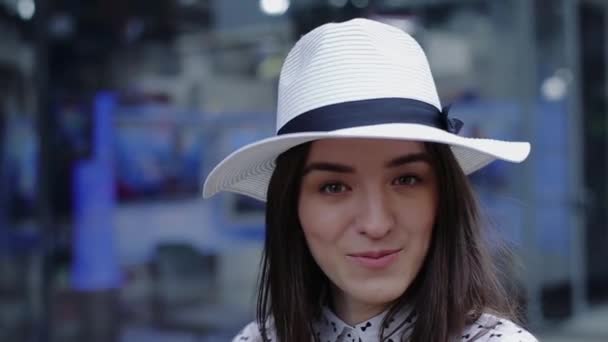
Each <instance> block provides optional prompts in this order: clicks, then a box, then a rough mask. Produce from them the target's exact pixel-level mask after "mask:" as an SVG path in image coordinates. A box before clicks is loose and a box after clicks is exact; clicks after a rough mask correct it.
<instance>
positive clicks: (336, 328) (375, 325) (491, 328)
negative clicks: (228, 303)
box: [232, 308, 538, 342]
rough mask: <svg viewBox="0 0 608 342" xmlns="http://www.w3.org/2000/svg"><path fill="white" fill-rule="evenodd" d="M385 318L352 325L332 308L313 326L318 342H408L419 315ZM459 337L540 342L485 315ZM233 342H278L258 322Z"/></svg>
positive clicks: (491, 341)
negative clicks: (264, 333)
mask: <svg viewBox="0 0 608 342" xmlns="http://www.w3.org/2000/svg"><path fill="white" fill-rule="evenodd" d="M385 316H386V313H382V314H380V315H378V316H376V317H373V318H371V319H370V320H367V321H365V322H362V323H360V324H357V325H355V326H350V325H348V324H346V323H344V322H343V321H342V320H340V319H339V318H338V317H336V315H334V313H333V312H331V311H330V310H329V309H328V308H324V309H323V318H322V319H321V320H320V321H319V322H316V323H315V324H314V325H313V326H314V329H315V335H316V337H317V339H318V340H319V341H323V342H380V341H383V342H384V341H388V342H397V341H402V339H401V336H402V335H404V336H405V337H406V340H407V337H408V336H409V333H410V332H411V330H412V328H413V325H414V324H416V315H415V312H413V311H412V310H409V309H406V310H403V311H402V312H400V313H399V314H397V315H396V316H395V317H392V318H389V319H386V320H385ZM383 324H384V327H385V330H384V333H385V334H384V337H383V339H382V340H381V339H380V331H381V327H382V325H383ZM459 337H460V341H463V342H468V341H471V342H472V341H478V342H538V340H537V339H536V338H534V336H532V335H531V334H530V333H529V332H527V331H526V330H524V329H522V328H521V327H519V326H518V325H516V324H515V323H513V322H511V321H509V320H505V319H500V318H498V317H496V316H493V315H490V314H484V315H482V316H481V317H480V318H479V320H477V322H475V323H474V324H471V325H470V326H469V327H467V328H466V329H465V331H464V332H463V333H462V335H459ZM232 341H233V342H243V341H247V342H271V341H277V340H276V336H275V335H274V333H273V331H272V329H269V336H268V339H267V340H265V341H264V340H262V337H261V336H260V332H259V329H258V326H257V324H256V323H255V322H254V323H250V324H249V325H247V326H246V327H245V328H244V329H243V330H242V331H241V332H240V333H239V334H238V335H237V336H236V337H235V338H234V339H233V340H232ZM277 342H278V341H277Z"/></svg>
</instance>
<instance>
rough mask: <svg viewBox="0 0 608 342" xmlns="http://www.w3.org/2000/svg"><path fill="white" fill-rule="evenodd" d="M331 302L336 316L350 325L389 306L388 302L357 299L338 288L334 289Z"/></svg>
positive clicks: (362, 320)
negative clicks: (366, 301) (368, 301)
mask: <svg viewBox="0 0 608 342" xmlns="http://www.w3.org/2000/svg"><path fill="white" fill-rule="evenodd" d="M332 304H333V309H334V312H335V314H336V316H338V317H339V318H340V319H341V320H342V321H344V323H346V324H348V325H351V326H355V325H357V324H359V323H362V322H365V321H367V320H369V319H370V318H373V317H375V316H378V315H379V314H381V313H382V312H384V311H385V310H386V309H388V307H389V304H370V303H365V302H361V301H358V300H356V299H354V298H352V297H349V296H348V295H347V294H345V293H343V292H342V291H339V290H338V291H334V296H333V302H332Z"/></svg>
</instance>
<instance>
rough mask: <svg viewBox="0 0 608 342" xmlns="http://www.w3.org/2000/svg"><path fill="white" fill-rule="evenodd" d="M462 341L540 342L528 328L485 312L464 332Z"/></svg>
mask: <svg viewBox="0 0 608 342" xmlns="http://www.w3.org/2000/svg"><path fill="white" fill-rule="evenodd" d="M462 341H480V342H483V341H491V342H538V340H537V339H536V338H535V337H534V336H533V335H532V334H530V333H529V332H528V331H527V330H525V329H524V328H522V327H520V326H519V325H517V324H515V323H513V322H512V321H510V320H508V319H504V318H500V317H497V316H494V315H491V314H483V315H481V317H479V319H478V320H477V321H476V322H475V323H473V324H471V325H469V326H468V327H467V328H466V329H465V331H464V333H463V334H462Z"/></svg>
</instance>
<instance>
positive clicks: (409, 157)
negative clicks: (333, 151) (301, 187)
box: [303, 152, 431, 175]
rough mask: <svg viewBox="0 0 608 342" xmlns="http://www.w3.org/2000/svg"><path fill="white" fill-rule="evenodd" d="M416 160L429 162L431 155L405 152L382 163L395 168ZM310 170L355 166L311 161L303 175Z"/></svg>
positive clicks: (349, 170)
mask: <svg viewBox="0 0 608 342" xmlns="http://www.w3.org/2000/svg"><path fill="white" fill-rule="evenodd" d="M416 162H424V163H429V164H430V162H431V157H430V155H429V154H428V153H426V152H421V153H413V154H406V155H403V156H399V157H397V158H394V159H391V160H389V161H388V162H386V163H385V164H384V167H386V168H395V167H398V166H402V165H405V164H411V163H416ZM312 171H327V172H336V173H354V172H355V168H354V167H352V166H349V165H344V164H339V163H330V162H313V163H310V164H308V165H306V167H305V168H304V173H303V175H307V174H308V173H310V172H312Z"/></svg>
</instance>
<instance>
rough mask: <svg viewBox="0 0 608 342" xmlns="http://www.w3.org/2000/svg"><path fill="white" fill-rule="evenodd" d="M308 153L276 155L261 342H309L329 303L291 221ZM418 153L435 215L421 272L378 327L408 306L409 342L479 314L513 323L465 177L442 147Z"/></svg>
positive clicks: (458, 329)
mask: <svg viewBox="0 0 608 342" xmlns="http://www.w3.org/2000/svg"><path fill="white" fill-rule="evenodd" d="M310 146H311V143H306V144H303V145H300V146H296V147H294V148H292V149H290V150H288V151H287V152H285V153H283V154H281V155H280V156H279V157H278V158H277V160H276V169H275V171H274V173H273V175H272V177H271V180H270V184H269V188H268V194H267V207H266V238H265V245H264V254H263V257H262V260H261V273H260V278H259V290H258V301H257V309H256V317H257V319H256V320H257V323H258V326H259V328H260V332H261V334H262V337H263V338H264V341H267V340H268V333H269V331H268V329H273V330H274V332H275V334H276V336H277V338H278V341H280V342H310V341H315V339H316V337H315V335H314V333H313V323H314V322H315V321H316V320H317V319H319V317H320V315H321V310H322V307H323V305H328V304H329V303H328V302H329V301H330V300H331V298H330V296H331V293H330V281H329V279H328V278H327V276H326V275H325V274H324V273H323V271H322V270H321V269H320V268H319V266H318V265H317V264H316V262H315V260H314V259H313V257H312V255H311V253H310V251H309V248H308V246H307V244H306V240H305V238H304V233H303V231H302V227H301V225H300V220H299V218H298V210H297V208H298V198H299V191H300V184H301V180H302V177H303V170H304V166H305V163H306V159H307V157H308V153H309V150H310ZM425 148H426V149H427V151H428V152H429V154H430V155H431V157H432V163H433V167H434V169H435V172H436V174H437V178H438V185H439V187H438V189H439V206H438V215H437V219H436V222H435V226H434V227H433V233H432V238H431V243H430V246H429V250H428V252H427V255H426V258H425V260H424V263H423V266H422V268H421V270H420V272H419V273H418V275H417V276H416V278H415V279H414V281H413V283H412V284H411V285H410V287H409V288H408V289H407V291H406V292H405V293H404V294H403V295H402V296H401V297H400V298H399V299H397V300H396V301H395V303H393V304H392V306H391V307H390V309H389V312H388V314H387V316H386V317H385V320H388V319H390V318H391V317H392V316H394V315H395V314H396V313H397V312H398V311H399V310H400V309H401V308H402V307H403V305H405V303H406V302H407V303H409V304H413V305H414V309H415V311H416V316H417V319H416V323H415V325H414V327H413V330H411V334H410V340H411V341H449V340H451V339H452V338H455V337H457V336H460V334H461V333H462V331H463V330H464V329H465V328H466V326H467V325H468V324H471V323H473V322H474V321H476V320H477V319H478V318H479V317H480V316H481V314H482V313H486V312H489V313H493V314H495V315H498V316H500V317H503V318H508V319H512V320H516V318H517V317H516V316H517V311H516V306H515V305H514V302H512V301H511V300H510V299H509V297H510V294H509V293H508V291H507V290H506V289H505V287H503V286H502V285H501V282H500V281H499V279H501V277H500V275H499V273H498V269H497V267H495V266H494V265H495V264H494V262H493V258H492V255H491V254H490V253H489V251H488V247H487V246H488V243H487V240H485V239H484V237H483V235H482V230H481V224H480V220H479V211H478V206H477V203H476V200H475V197H474V194H473V190H472V188H471V185H470V184H469V181H468V178H467V176H466V175H465V174H464V173H463V171H462V169H461V168H460V166H459V165H458V162H457V161H456V159H455V158H454V155H453V154H452V151H451V150H450V148H449V147H448V146H447V145H444V144H436V143H425ZM505 250H507V249H505ZM383 326H384V325H383ZM383 333H384V331H382V332H381V335H382V334H383ZM401 339H402V340H404V339H405V336H402V337H401Z"/></svg>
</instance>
